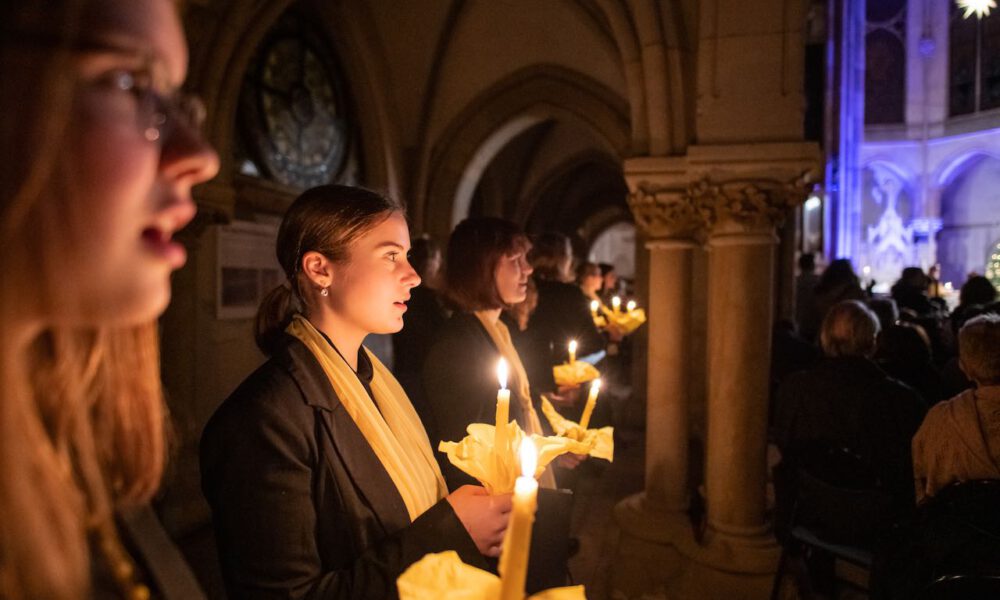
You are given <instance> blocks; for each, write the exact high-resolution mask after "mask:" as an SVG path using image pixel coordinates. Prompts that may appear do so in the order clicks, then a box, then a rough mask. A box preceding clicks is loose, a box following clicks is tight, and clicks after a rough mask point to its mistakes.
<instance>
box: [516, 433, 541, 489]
mask: <svg viewBox="0 0 1000 600" xmlns="http://www.w3.org/2000/svg"><path fill="white" fill-rule="evenodd" d="M518 454H519V455H520V457H521V475H522V476H523V477H530V478H532V479H534V478H535V468H536V467H537V466H538V450H537V449H536V448H535V442H533V441H532V440H531V438H530V437H525V438H524V439H522V440H521V447H520V448H518Z"/></svg>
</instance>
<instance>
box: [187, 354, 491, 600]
mask: <svg viewBox="0 0 1000 600" xmlns="http://www.w3.org/2000/svg"><path fill="white" fill-rule="evenodd" d="M201 471H202V489H203V491H204V493H205V497H206V498H207V499H208V502H209V504H210V505H211V507H212V514H213V522H214V525H215V531H216V539H217V542H218V548H219V556H220V559H221V565H222V572H223V576H224V578H225V581H226V588H227V590H228V593H229V596H230V597H232V598H241V599H243V598H251V599H252V598H309V599H319V598H394V597H396V595H397V592H396V578H397V577H398V576H399V575H400V574H401V573H402V572H403V571H404V570H405V569H406V568H407V567H408V566H409V565H411V564H412V563H414V562H416V561H417V560H419V559H420V558H421V557H423V556H424V555H425V554H427V553H430V552H441V551H444V550H455V551H457V552H458V554H459V555H460V556H461V558H462V560H463V561H465V562H466V563H469V564H473V565H476V566H479V567H485V566H486V563H485V562H484V561H483V558H482V556H481V555H480V554H479V552H478V551H477V550H476V547H475V545H474V543H473V541H472V539H471V538H470V537H469V535H468V533H467V532H466V530H465V528H464V527H463V526H462V524H461V522H460V521H459V520H458V517H457V516H456V515H455V512H454V511H453V510H452V508H451V505H450V504H448V502H447V501H446V500H441V501H439V502H438V503H437V504H435V505H434V506H433V507H431V508H430V509H429V510H428V511H427V512H425V513H424V514H423V515H421V516H419V517H418V518H417V519H416V520H415V521H413V522H412V523H411V522H410V520H409V516H408V514H407V510H406V506H405V505H404V503H403V499H402V498H401V497H400V495H399V492H398V491H397V490H396V487H395V485H394V484H393V483H392V480H391V479H390V477H389V474H388V473H387V472H386V470H385V468H384V467H383V466H382V464H381V462H379V460H378V458H377V457H376V455H375V452H374V451H373V450H372V449H371V447H370V446H369V445H368V443H367V441H366V440H365V438H364V436H363V435H362V433H361V431H360V430H359V429H358V427H357V426H356V425H355V423H354V421H353V420H352V418H351V416H350V415H349V414H348V413H347V411H346V410H344V408H343V405H341V403H340V401H339V399H338V398H337V395H336V393H335V392H334V391H333V388H332V387H331V386H330V383H329V380H328V379H327V377H326V374H325V373H324V372H323V369H322V368H321V367H320V365H319V363H318V362H317V361H316V359H315V358H314V357H313V355H312V353H311V352H310V351H309V350H308V349H307V348H306V347H305V345H303V344H302V343H301V342H299V341H298V340H297V339H295V338H293V337H291V336H286V337H285V339H284V340H283V344H282V346H281V348H280V349H279V350H278V351H277V352H276V353H275V355H274V356H273V357H272V358H271V359H270V360H268V361H267V362H266V363H265V364H264V365H263V366H261V367H260V368H259V369H257V371H255V372H254V373H253V374H252V375H250V377H248V378H247V379H246V381H244V382H243V383H242V384H241V385H240V386H239V387H238V388H237V389H236V391H235V392H233V394H232V395H231V396H230V397H229V398H228V399H226V401H225V402H224V403H223V404H222V406H221V407H220V408H219V410H218V411H217V412H216V413H215V415H214V416H213V417H212V419H211V420H210V421H209V423H208V425H207V426H206V428H205V433H204V435H203V436H202V443H201Z"/></svg>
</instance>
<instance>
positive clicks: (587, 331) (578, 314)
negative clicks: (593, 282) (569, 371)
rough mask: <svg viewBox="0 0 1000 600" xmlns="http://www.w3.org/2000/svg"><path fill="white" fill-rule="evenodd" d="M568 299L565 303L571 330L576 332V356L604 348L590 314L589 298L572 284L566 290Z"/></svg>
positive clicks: (601, 336)
mask: <svg viewBox="0 0 1000 600" xmlns="http://www.w3.org/2000/svg"><path fill="white" fill-rule="evenodd" d="M567 296H568V297H569V298H568V301H567V303H566V305H567V306H566V307H567V311H568V316H567V319H570V320H571V327H572V330H573V331H575V332H577V333H576V339H577V343H578V344H579V346H578V351H577V356H586V355H588V354H593V353H594V352H599V351H601V350H604V348H605V343H604V336H603V335H601V331H600V330H599V329H598V328H597V325H595V324H594V317H593V315H591V314H590V300H588V299H587V296H586V295H584V293H583V292H582V291H581V290H580V289H579V288H578V287H576V286H572V287H571V288H570V289H569V290H568V291H567Z"/></svg>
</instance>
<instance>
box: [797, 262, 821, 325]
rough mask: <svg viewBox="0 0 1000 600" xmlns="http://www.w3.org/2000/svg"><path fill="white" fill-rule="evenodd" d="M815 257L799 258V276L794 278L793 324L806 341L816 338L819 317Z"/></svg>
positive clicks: (817, 278)
mask: <svg viewBox="0 0 1000 600" xmlns="http://www.w3.org/2000/svg"><path fill="white" fill-rule="evenodd" d="M818 283H819V275H817V274H816V255H815V254H813V253H812V252H805V253H803V254H802V255H801V256H799V274H798V276H796V277H795V322H796V324H797V325H798V330H799V333H801V334H802V335H803V337H805V338H806V339H809V340H812V339H815V338H816V332H817V331H818V330H819V322H820V319H821V315H820V314H818V313H817V312H816V285H817V284H818Z"/></svg>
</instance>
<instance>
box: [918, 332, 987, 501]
mask: <svg viewBox="0 0 1000 600" xmlns="http://www.w3.org/2000/svg"><path fill="white" fill-rule="evenodd" d="M958 335H959V338H958V344H959V362H960V364H961V367H962V370H963V371H965V373H966V375H968V377H969V379H971V380H972V381H973V382H975V384H976V388H975V389H971V390H966V391H964V392H962V393H961V394H959V395H958V396H955V397H954V398H952V399H951V400H948V401H946V402H942V403H941V404H938V405H937V406H935V407H934V408H932V409H931V411H930V412H929V413H927V418H926V419H925V420H924V423H923V425H922V426H921V427H920V430H919V431H918V432H917V435H916V436H915V437H914V438H913V473H914V478H915V479H916V493H917V500H918V501H919V500H921V499H923V498H925V497H927V496H933V495H934V494H935V493H936V492H937V491H938V490H940V489H942V488H944V487H945V486H947V485H949V484H951V483H954V482H956V481H968V480H971V479H1000V316H998V315H992V314H987V315H981V316H979V317H976V318H974V319H972V320H970V321H968V322H967V323H966V324H965V326H964V327H962V330H961V331H960V332H959V334H958Z"/></svg>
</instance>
